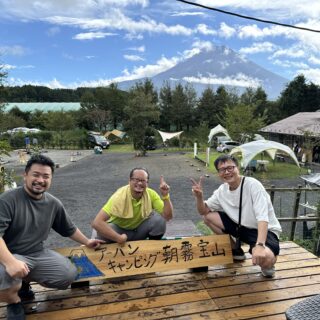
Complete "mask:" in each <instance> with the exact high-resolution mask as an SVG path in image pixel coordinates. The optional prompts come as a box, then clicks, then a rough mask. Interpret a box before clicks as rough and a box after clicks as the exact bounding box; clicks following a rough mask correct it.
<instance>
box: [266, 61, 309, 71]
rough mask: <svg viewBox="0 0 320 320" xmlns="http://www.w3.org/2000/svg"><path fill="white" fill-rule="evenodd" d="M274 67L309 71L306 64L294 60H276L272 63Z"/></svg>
mask: <svg viewBox="0 0 320 320" xmlns="http://www.w3.org/2000/svg"><path fill="white" fill-rule="evenodd" d="M272 63H273V64H274V65H277V66H280V67H283V68H292V67H293V68H300V69H302V68H303V69H308V68H309V66H308V65H307V64H306V63H304V62H297V61H292V60H279V59H276V60H274V61H272Z"/></svg>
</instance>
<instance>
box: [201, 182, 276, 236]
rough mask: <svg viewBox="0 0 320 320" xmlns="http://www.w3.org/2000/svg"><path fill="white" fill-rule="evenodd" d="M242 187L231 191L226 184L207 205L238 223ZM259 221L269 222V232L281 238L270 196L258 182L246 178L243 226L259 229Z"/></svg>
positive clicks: (216, 191) (214, 194)
mask: <svg viewBox="0 0 320 320" xmlns="http://www.w3.org/2000/svg"><path fill="white" fill-rule="evenodd" d="M240 186H241V184H240V185H239V187H238V188H237V189H236V190H233V191H231V190H230V189H229V185H228V184H227V183H224V184H222V185H221V186H220V187H219V188H218V189H217V190H215V191H214V193H213V195H212V196H211V197H210V198H209V199H208V200H206V201H205V203H206V204H207V206H208V208H209V209H210V210H211V211H223V212H225V213H226V214H227V215H228V216H229V217H230V219H232V220H233V221H234V222H236V223H238V220H239V201H240ZM259 221H266V222H268V230H270V231H272V232H274V233H275V234H276V235H277V236H278V237H279V234H280V232H281V226H280V223H279V221H278V219H277V218H276V215H275V213H274V209H273V206H272V203H271V199H270V196H269V194H268V193H267V191H266V190H265V188H264V187H263V185H262V184H261V183H260V182H259V181H258V180H256V179H254V178H251V177H246V178H245V180H244V184H243V191H242V213H241V225H242V226H245V227H247V228H250V229H258V222H259Z"/></svg>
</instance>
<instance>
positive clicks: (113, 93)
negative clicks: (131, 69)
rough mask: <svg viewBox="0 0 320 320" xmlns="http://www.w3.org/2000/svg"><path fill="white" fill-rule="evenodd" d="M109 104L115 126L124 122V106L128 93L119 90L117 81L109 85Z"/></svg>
mask: <svg viewBox="0 0 320 320" xmlns="http://www.w3.org/2000/svg"><path fill="white" fill-rule="evenodd" d="M107 99H108V105H109V108H108V109H109V110H110V119H111V122H112V124H113V127H114V128H117V126H118V125H119V124H121V123H122V119H123V117H124V111H123V109H124V106H125V105H126V99H127V93H126V92H124V91H122V90H119V89H118V86H117V84H116V83H111V84H110V86H109V87H108V94H107Z"/></svg>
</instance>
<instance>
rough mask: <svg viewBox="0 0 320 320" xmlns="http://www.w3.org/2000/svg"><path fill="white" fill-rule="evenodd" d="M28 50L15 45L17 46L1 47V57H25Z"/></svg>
mask: <svg viewBox="0 0 320 320" xmlns="http://www.w3.org/2000/svg"><path fill="white" fill-rule="evenodd" d="M27 51H28V50H27V49H26V48H24V47H22V46H19V45H15V46H11V47H10V46H2V47H0V56H24V55H25V54H26V53H27Z"/></svg>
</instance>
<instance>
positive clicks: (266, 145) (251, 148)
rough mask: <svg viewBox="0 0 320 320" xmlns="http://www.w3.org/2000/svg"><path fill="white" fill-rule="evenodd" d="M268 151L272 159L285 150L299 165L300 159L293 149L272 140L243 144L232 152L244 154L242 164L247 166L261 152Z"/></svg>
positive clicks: (244, 166)
mask: <svg viewBox="0 0 320 320" xmlns="http://www.w3.org/2000/svg"><path fill="white" fill-rule="evenodd" d="M263 151H266V152H267V153H268V154H269V156H270V157H271V159H273V160H274V159H275V157H276V153H277V152H279V151H280V152H283V153H285V154H287V155H289V156H290V157H291V158H292V159H293V160H294V162H295V163H296V164H297V166H298V167H299V166H300V165H299V161H298V159H297V157H296V156H295V154H294V152H293V150H291V149H290V148H289V147H288V146H286V145H284V144H282V143H279V142H275V141H270V140H257V141H251V142H248V143H245V144H242V145H241V146H239V147H236V148H234V149H232V150H231V152H230V154H235V153H241V154H242V166H243V168H246V167H247V166H248V164H249V162H250V161H251V160H252V159H253V158H254V157H255V156H256V155H257V154H259V153H261V152H263Z"/></svg>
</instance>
